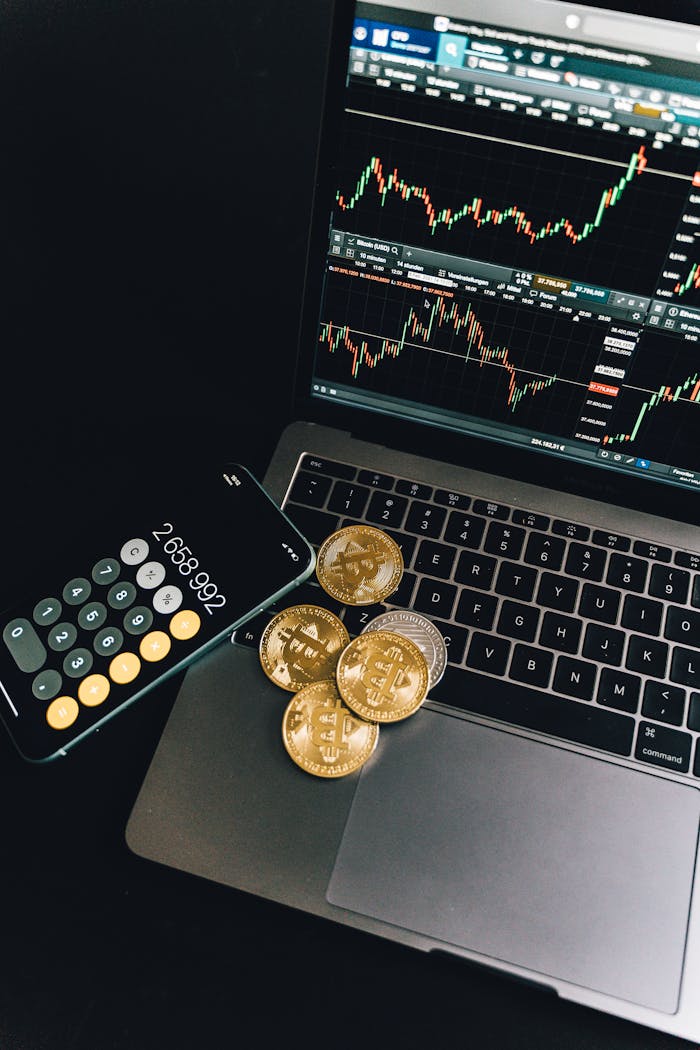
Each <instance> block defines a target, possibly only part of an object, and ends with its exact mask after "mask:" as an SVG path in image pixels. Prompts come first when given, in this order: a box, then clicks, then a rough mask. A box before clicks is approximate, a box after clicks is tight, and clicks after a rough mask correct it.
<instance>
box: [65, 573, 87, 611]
mask: <svg viewBox="0 0 700 1050" xmlns="http://www.w3.org/2000/svg"><path fill="white" fill-rule="evenodd" d="M91 589H92V588H91V586H90V581H89V580H86V579H85V577H84V576H76V577H75V578H74V579H72V580H69V581H68V583H67V584H66V585H65V587H64V588H63V600H64V602H66V603H67V604H68V605H82V604H83V602H86V601H87V600H88V598H89V597H90V591H91Z"/></svg>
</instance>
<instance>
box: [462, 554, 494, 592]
mask: <svg viewBox="0 0 700 1050" xmlns="http://www.w3.org/2000/svg"><path fill="white" fill-rule="evenodd" d="M495 570H496V559H495V558H490V557H489V556H488V555H487V554H472V552H471V551H462V553H461V554H460V556H459V561H458V562H457V568H456V570H455V579H456V580H457V582H458V583H469V584H471V585H472V586H473V587H483V588H484V590H488V589H489V588H490V587H491V582H492V580H493V574H494V572H495Z"/></svg>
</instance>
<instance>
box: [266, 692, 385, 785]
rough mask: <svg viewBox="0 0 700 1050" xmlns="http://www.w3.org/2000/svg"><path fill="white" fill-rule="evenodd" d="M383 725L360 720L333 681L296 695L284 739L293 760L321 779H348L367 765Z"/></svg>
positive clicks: (286, 718) (284, 722) (286, 717)
mask: <svg viewBox="0 0 700 1050" xmlns="http://www.w3.org/2000/svg"><path fill="white" fill-rule="evenodd" d="M378 737H379V726H378V725H377V724H376V723H373V722H366V721H365V720H364V719H362V718H357V716H356V715H354V714H353V712H352V711H350V710H349V709H348V708H347V707H346V706H345V704H344V703H343V701H342V698H341V696H340V693H339V692H338V689H337V687H336V684H335V682H334V681H333V680H332V679H327V680H326V681H323V682H311V683H310V684H309V685H306V686H304V688H303V689H300V690H299V692H298V693H295V694H294V696H293V697H292V699H291V700H290V701H289V703H288V705H287V708H286V710H285V712H284V718H283V719H282V739H283V741H284V746H285V747H286V749H287V751H288V753H289V754H290V756H291V757H292V759H293V760H294V761H295V762H296V764H297V765H298V766H300V767H301V769H304V770H306V772H307V773H313V774H314V776H317V777H344V776H346V775H347V774H348V773H353V772H354V771H355V770H356V769H359V768H360V766H361V765H363V764H364V763H365V762H366V761H367V759H368V758H369V756H370V755H371V754H372V752H373V751H374V749H375V747H376V746H377V739H378Z"/></svg>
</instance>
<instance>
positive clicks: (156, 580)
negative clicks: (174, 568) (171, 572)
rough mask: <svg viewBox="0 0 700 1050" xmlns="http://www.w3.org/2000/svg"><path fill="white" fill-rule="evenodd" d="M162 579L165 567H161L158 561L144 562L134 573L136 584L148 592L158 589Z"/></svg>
mask: <svg viewBox="0 0 700 1050" xmlns="http://www.w3.org/2000/svg"><path fill="white" fill-rule="evenodd" d="M164 579H165V566H164V565H161V563H160V562H159V561H147V562H145V563H144V564H143V565H142V566H141V568H140V569H139V571H138V572H137V573H136V582H137V583H138V585H139V587H145V588H146V589H147V590H149V591H150V590H153V588H155V587H160V585H161V583H162V582H163V580H164Z"/></svg>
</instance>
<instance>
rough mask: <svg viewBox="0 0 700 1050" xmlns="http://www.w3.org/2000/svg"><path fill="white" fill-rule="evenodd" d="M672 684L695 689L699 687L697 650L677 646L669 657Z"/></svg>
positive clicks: (699, 655) (699, 667)
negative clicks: (676, 683) (675, 683)
mask: <svg viewBox="0 0 700 1050" xmlns="http://www.w3.org/2000/svg"><path fill="white" fill-rule="evenodd" d="M670 678H671V681H672V682H678V684H679V685H689V686H692V687H693V688H696V687H697V686H698V685H700V653H699V652H698V650H697V649H684V648H682V647H681V646H680V645H677V646H676V647H675V649H674V650H673V656H672V657H671V674H670Z"/></svg>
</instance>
